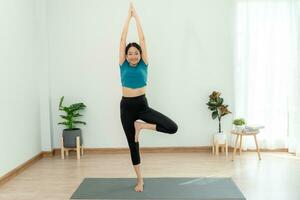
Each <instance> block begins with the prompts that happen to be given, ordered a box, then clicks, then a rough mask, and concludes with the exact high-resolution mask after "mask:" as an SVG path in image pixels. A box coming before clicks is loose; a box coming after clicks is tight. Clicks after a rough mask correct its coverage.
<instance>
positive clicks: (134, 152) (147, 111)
mask: <svg viewBox="0 0 300 200" xmlns="http://www.w3.org/2000/svg"><path fill="white" fill-rule="evenodd" d="M120 109H121V112H120V114H121V122H122V126H123V129H124V132H125V134H126V138H127V142H128V145H129V149H130V155H131V161H132V164H133V165H137V164H139V163H140V151H139V143H138V142H135V141H134V138H135V128H134V122H135V121H136V120H137V119H141V120H143V121H144V122H146V123H150V124H156V130H157V131H159V132H162V133H168V134H174V133H176V132H177V129H178V127H177V124H176V123H175V122H174V121H172V120H171V119H170V118H168V117H167V116H165V115H163V114H161V113H160V112H158V111H155V110H153V109H152V108H150V107H149V106H148V101H147V98H146V96H145V94H143V95H140V96H136V97H124V96H123V97H122V100H121V102H120Z"/></svg>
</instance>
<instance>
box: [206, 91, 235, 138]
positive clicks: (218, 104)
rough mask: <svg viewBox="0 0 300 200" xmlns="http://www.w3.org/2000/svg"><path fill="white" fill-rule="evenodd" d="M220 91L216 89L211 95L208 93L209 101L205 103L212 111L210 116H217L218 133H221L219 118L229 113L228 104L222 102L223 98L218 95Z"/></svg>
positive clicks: (214, 117)
mask: <svg viewBox="0 0 300 200" xmlns="http://www.w3.org/2000/svg"><path fill="white" fill-rule="evenodd" d="M220 95H221V93H220V92H217V91H213V92H212V93H211V95H209V101H208V103H206V105H208V109H209V110H211V111H212V114H211V117H212V118H213V119H216V118H218V121H219V133H221V132H222V131H221V119H222V117H224V116H225V115H227V114H229V113H231V112H230V111H229V110H228V105H225V104H223V101H224V100H223V98H221V97H220Z"/></svg>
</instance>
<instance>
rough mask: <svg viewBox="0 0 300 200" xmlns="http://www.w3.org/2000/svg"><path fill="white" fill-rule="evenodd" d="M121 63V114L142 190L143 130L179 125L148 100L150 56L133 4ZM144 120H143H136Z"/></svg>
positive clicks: (168, 130)
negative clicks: (131, 36) (132, 28)
mask: <svg viewBox="0 0 300 200" xmlns="http://www.w3.org/2000/svg"><path fill="white" fill-rule="evenodd" d="M131 17H134V18H135V21H136V26H137V31H138V36H139V44H137V43H129V44H128V45H127V46H126V37H127V32H128V27H129V22H130V19H131ZM119 66H120V75H121V83H122V94H123V95H122V99H121V102H120V109H121V110H120V114H121V122H122V126H123V129H124V132H125V135H126V138H127V142H128V145H129V149H130V155H131V161H132V164H133V167H134V170H135V173H136V175H137V184H136V186H135V191H136V192H142V191H143V188H144V181H143V177H142V173H141V168H140V152H139V134H140V131H141V130H142V129H149V130H154V131H159V132H163V133H168V134H173V133H176V132H177V128H178V127H177V124H176V123H175V122H174V121H172V120H171V119H170V118H168V117H167V116H165V115H163V114H161V113H160V112H158V111H155V110H154V109H152V108H150V107H149V105H148V101H147V99H146V95H145V90H146V85H147V71H148V58H147V49H146V41H145V37H144V34H143V31H142V27H141V22H140V19H139V17H138V16H137V13H136V10H135V9H134V7H133V5H132V3H130V8H129V11H128V17H127V20H126V23H125V25H124V28H123V31H122V35H121V41H120V54H119ZM138 119H140V120H142V121H143V122H140V121H136V120H138Z"/></svg>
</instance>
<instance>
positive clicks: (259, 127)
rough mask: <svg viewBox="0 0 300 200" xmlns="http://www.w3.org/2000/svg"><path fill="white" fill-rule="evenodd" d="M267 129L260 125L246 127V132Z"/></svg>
mask: <svg viewBox="0 0 300 200" xmlns="http://www.w3.org/2000/svg"><path fill="white" fill-rule="evenodd" d="M263 128H265V126H263V125H259V124H253V125H247V126H245V131H246V132H247V131H259V130H260V129H263Z"/></svg>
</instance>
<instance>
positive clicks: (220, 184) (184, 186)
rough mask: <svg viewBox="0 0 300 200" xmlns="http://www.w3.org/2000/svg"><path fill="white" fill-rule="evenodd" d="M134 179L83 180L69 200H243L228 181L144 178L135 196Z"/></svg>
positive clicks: (236, 189) (230, 181) (230, 180)
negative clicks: (142, 186) (142, 188)
mask: <svg viewBox="0 0 300 200" xmlns="http://www.w3.org/2000/svg"><path fill="white" fill-rule="evenodd" d="M135 183H136V179H135V178H85V179H84V180H83V181H82V183H81V184H80V186H79V187H78V188H77V190H76V191H75V192H74V193H73V195H72V197H71V199H143V200H145V199H176V200H179V199H182V200H183V199H184V200H187V199H197V200H245V199H246V198H245V197H244V195H243V194H242V193H241V191H240V190H239V189H238V187H237V186H236V184H235V183H234V182H233V181H232V179H231V178H178V177H170V178H144V184H145V185H144V191H143V192H135V191H134V186H135Z"/></svg>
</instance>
